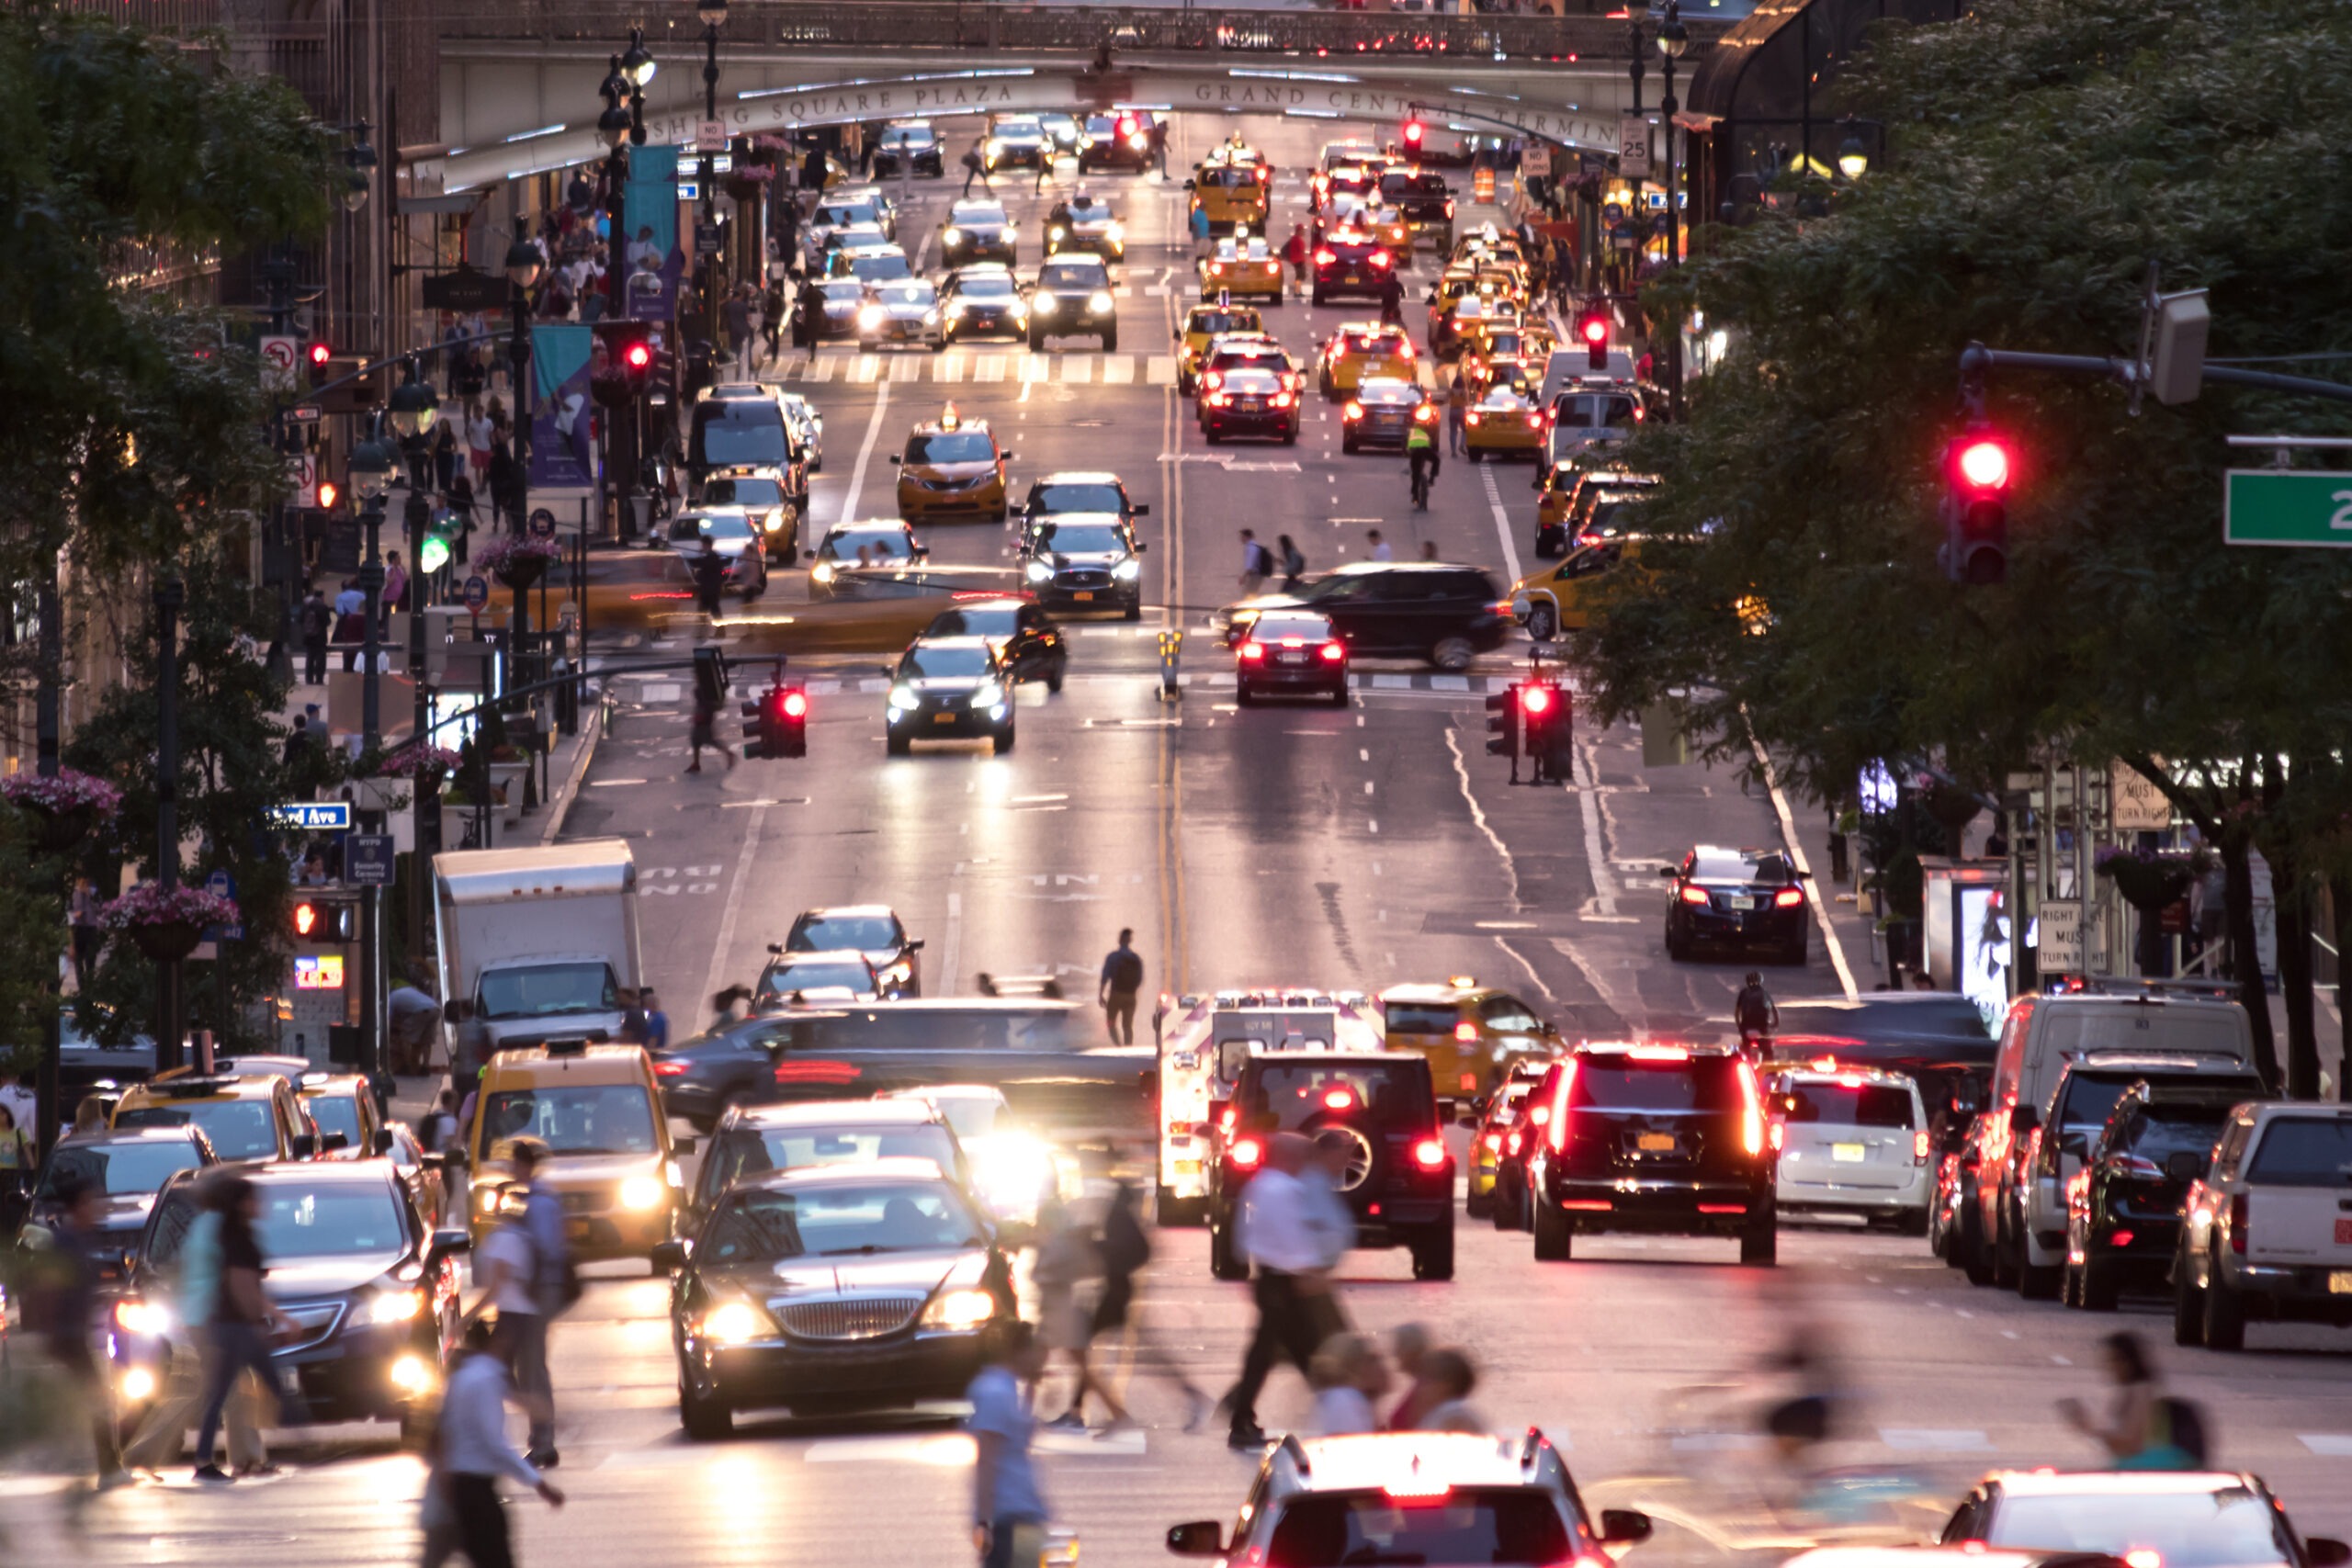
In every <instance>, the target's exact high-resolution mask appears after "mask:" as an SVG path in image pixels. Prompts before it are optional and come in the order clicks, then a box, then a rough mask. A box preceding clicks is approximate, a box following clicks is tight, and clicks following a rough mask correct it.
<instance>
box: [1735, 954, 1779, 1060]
mask: <svg viewBox="0 0 2352 1568" xmlns="http://www.w3.org/2000/svg"><path fill="white" fill-rule="evenodd" d="M1731 1016H1732V1021H1733V1022H1734V1023H1736V1024H1737V1025H1738V1026H1739V1044H1740V1049H1742V1050H1743V1051H1760V1050H1761V1049H1762V1048H1763V1047H1764V1046H1766V1045H1769V1044H1770V1043H1771V1041H1772V1032H1773V1031H1774V1030H1776V1029H1778V1028H1780V1027H1781V1010H1780V1009H1779V1008H1777V1007H1775V1006H1773V1005H1772V993H1771V992H1770V991H1768V990H1766V989H1765V988H1764V976H1761V975H1759V974H1758V973H1757V972H1756V971H1754V970H1752V969H1751V970H1749V971H1748V973H1747V983H1746V984H1745V985H1743V986H1741V987H1740V988H1739V997H1738V999H1737V1000H1736V1001H1734V1002H1733V1003H1732V1005H1731Z"/></svg>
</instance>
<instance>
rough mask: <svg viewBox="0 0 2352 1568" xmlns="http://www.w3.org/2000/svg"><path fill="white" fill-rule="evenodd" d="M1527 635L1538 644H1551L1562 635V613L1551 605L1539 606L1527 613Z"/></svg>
mask: <svg viewBox="0 0 2352 1568" xmlns="http://www.w3.org/2000/svg"><path fill="white" fill-rule="evenodd" d="M1527 635H1528V636H1529V637H1533V638H1534V639H1535V640H1536V641H1537V642H1550V641H1551V640H1552V639H1553V638H1554V637H1557V636H1559V635H1560V613H1559V612H1558V611H1557V610H1555V609H1554V608H1553V607H1552V606H1551V605H1549V604H1538V605H1536V606H1534V607H1533V608H1532V609H1531V610H1529V611H1528V612H1527Z"/></svg>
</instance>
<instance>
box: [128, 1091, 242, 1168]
mask: <svg viewBox="0 0 2352 1568" xmlns="http://www.w3.org/2000/svg"><path fill="white" fill-rule="evenodd" d="M191 1122H193V1123H194V1124H195V1125H197V1126H198V1127H201V1128H203V1129H204V1135H205V1136H206V1137H208V1138H209V1139H211V1140H212V1152H213V1153H214V1154H216V1155H219V1156H220V1157H221V1158H222V1159H276V1158H277V1152H278V1151H277V1116H276V1114H275V1113H274V1112H273V1111H272V1110H271V1108H270V1105H269V1102H268V1101H267V1100H198V1101H194V1102H176V1103H175V1102H172V1101H166V1102H164V1104H161V1105H134V1106H128V1107H126V1108H124V1109H122V1110H120V1111H116V1112H115V1113H114V1124H115V1125H116V1126H118V1127H185V1126H187V1125H188V1124H189V1123H191Z"/></svg>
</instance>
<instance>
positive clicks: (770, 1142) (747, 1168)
mask: <svg viewBox="0 0 2352 1568" xmlns="http://www.w3.org/2000/svg"><path fill="white" fill-rule="evenodd" d="M899 1155H911V1156H916V1157H918V1158H922V1159H927V1160H933V1161H936V1162H937V1163H938V1166H939V1168H940V1169H942V1170H954V1169H955V1168H956V1140H955V1139H954V1138H953V1137H951V1136H949V1135H948V1132H947V1129H946V1128H945V1127H944V1126H943V1125H942V1124H941V1123H939V1122H910V1123H908V1124H906V1125H903V1126H896V1127H856V1126H851V1127H763V1128H752V1127H745V1128H739V1129H737V1130H736V1131H735V1132H733V1133H730V1134H728V1136H727V1137H726V1139H725V1140H724V1141H722V1142H721V1143H720V1145H719V1146H718V1150H717V1152H716V1154H715V1156H714V1157H715V1158H716V1159H717V1160H718V1182H717V1185H718V1188H719V1189H720V1190H725V1189H726V1188H727V1187H729V1186H730V1185H732V1184H733V1183H734V1182H735V1181H737V1180H739V1179H741V1178H743V1177H746V1176H757V1175H759V1174H761V1173H762V1172H763V1171H770V1170H790V1169H793V1168H797V1167H799V1166H804V1165H866V1164H870V1163H872V1162H873V1161H875V1160H877V1159H888V1158H893V1157H896V1156H899Z"/></svg>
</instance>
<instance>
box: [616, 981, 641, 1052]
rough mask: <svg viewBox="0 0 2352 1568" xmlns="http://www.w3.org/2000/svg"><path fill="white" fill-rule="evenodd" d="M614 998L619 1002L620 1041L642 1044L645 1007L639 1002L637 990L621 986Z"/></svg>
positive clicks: (627, 1043)
mask: <svg viewBox="0 0 2352 1568" xmlns="http://www.w3.org/2000/svg"><path fill="white" fill-rule="evenodd" d="M615 999H616V1000H617V1001H618V1002H619V1003H620V1004H621V1043H622V1044H624V1045H642V1044H644V1043H645V1009H644V1008H643V1007H642V1006H641V1005H639V1002H638V999H637V992H636V991H635V990H633V989H631V988H630V987H627V986H623V987H621V988H620V990H619V992H618V993H617V994H616V998H615Z"/></svg>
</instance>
